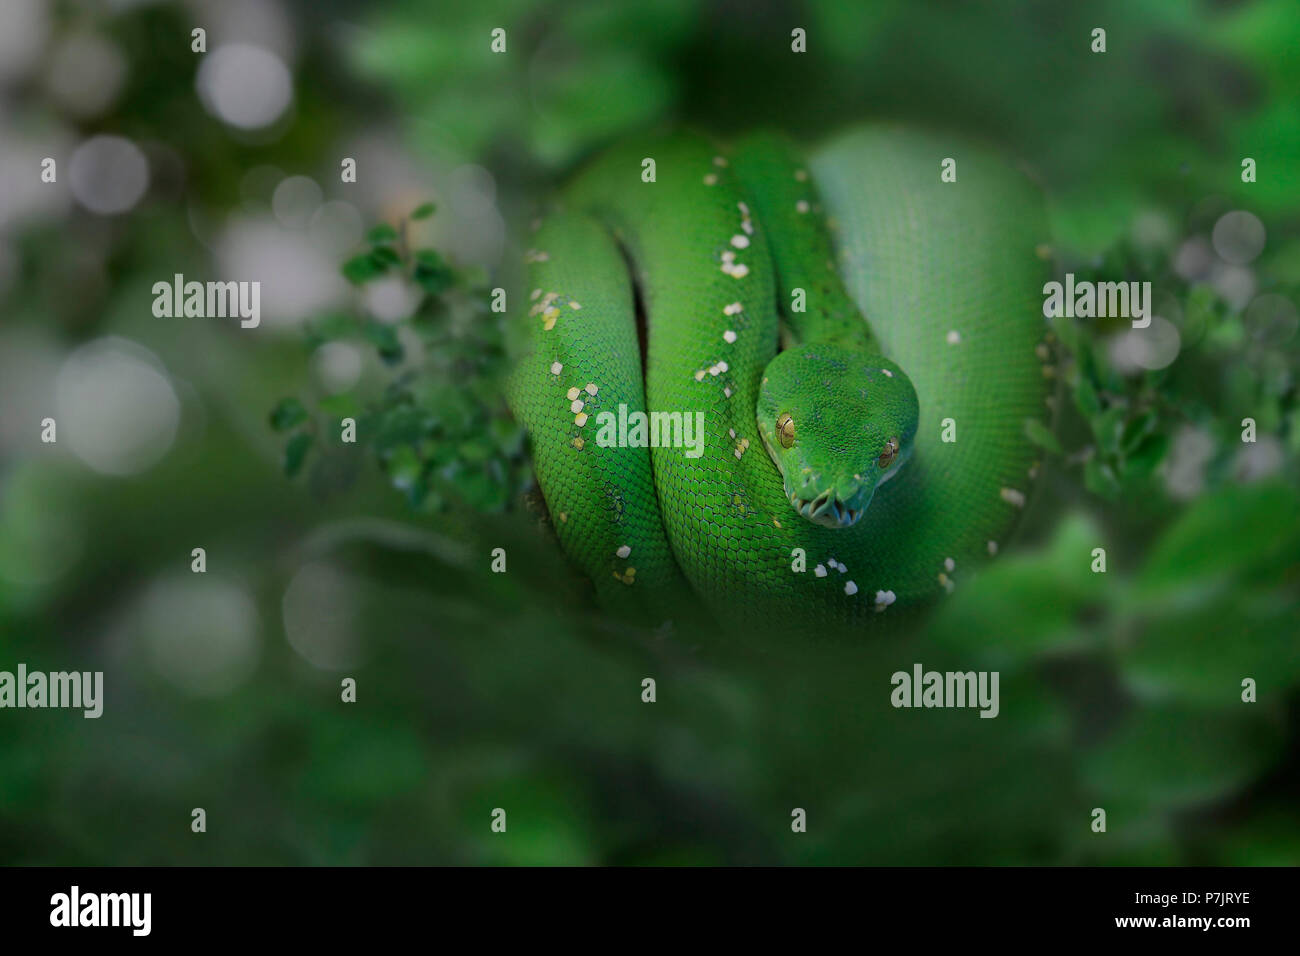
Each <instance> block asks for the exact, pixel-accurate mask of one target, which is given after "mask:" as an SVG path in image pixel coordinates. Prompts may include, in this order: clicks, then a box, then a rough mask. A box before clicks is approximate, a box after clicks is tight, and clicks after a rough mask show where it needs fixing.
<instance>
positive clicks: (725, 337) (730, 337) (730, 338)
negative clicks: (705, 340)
mask: <svg viewBox="0 0 1300 956" xmlns="http://www.w3.org/2000/svg"><path fill="white" fill-rule="evenodd" d="M722 341H724V342H726V343H727V344H728V345H730V344H731V343H732V342H734V341H736V333H735V332H734V331H732V330H731V329H727V331H725V332H723V333H722Z"/></svg>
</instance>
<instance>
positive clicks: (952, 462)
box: [508, 127, 1054, 628]
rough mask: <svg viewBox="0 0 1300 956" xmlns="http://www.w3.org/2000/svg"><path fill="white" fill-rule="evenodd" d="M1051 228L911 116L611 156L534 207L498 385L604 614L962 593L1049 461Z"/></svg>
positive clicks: (980, 162)
mask: <svg viewBox="0 0 1300 956" xmlns="http://www.w3.org/2000/svg"><path fill="white" fill-rule="evenodd" d="M947 159H953V160H955V163H953V164H951V165H950V166H949V167H947V168H949V169H951V170H953V171H955V181H948V180H952V179H953V178H954V177H953V176H951V175H950V176H948V177H945V176H943V175H941V174H942V172H943V169H944V168H945V165H944V163H945V160H947ZM1045 239H1046V224H1045V215H1044V211H1043V207H1042V201H1041V197H1040V194H1039V193H1038V191H1037V190H1036V189H1035V188H1034V187H1033V186H1032V185H1031V184H1030V182H1029V181H1028V179H1027V178H1026V177H1024V176H1023V175H1021V174H1020V173H1018V172H1016V171H1014V170H1012V169H1010V168H1009V167H1008V166H1007V165H1006V164H1005V162H1003V161H1001V160H999V159H998V158H997V157H996V156H994V155H992V154H990V153H986V152H984V151H982V150H979V149H976V148H974V147H971V146H967V145H958V144H954V143H953V141H951V140H947V139H941V138H939V137H937V136H933V135H928V134H924V133H920V132H916V131H911V130H907V129H900V128H890V127H872V128H862V129H857V130H853V131H850V132H848V133H845V134H842V135H840V136H839V137H838V138H836V139H834V140H832V141H831V142H829V143H828V144H826V145H824V146H823V147H822V148H820V149H819V150H818V151H816V152H815V153H813V154H812V155H810V156H809V157H808V159H807V160H805V159H804V158H802V157H801V156H800V154H799V153H798V151H797V150H796V149H795V148H794V146H793V145H792V144H790V143H789V142H788V141H786V140H784V139H782V138H780V137H777V136H773V135H758V136H753V137H750V138H748V139H746V140H743V141H741V142H739V143H737V144H735V145H734V148H731V149H729V150H725V149H722V148H720V147H719V146H717V145H715V144H714V143H713V142H712V141H710V140H709V139H707V138H704V137H701V136H696V135H685V134H678V135H673V136H670V137H666V138H647V139H645V140H639V141H638V140H630V141H627V142H624V143H622V144H619V145H617V146H614V147H612V148H610V149H609V150H608V151H607V152H605V153H603V154H601V155H600V156H598V157H596V158H595V159H594V160H593V161H591V162H590V163H589V164H588V165H587V166H586V167H585V168H584V169H583V170H582V171H580V172H579V174H578V175H577V176H576V177H575V178H574V179H573V180H572V181H571V182H570V184H569V185H568V187H567V188H566V189H565V191H564V192H563V193H562V197H561V199H560V200H559V201H558V202H557V204H556V206H555V208H554V209H553V210H552V211H551V212H550V213H549V214H548V215H547V216H546V217H545V218H543V219H542V220H540V221H539V223H537V224H535V232H534V233H533V234H532V235H531V236H530V237H529V241H528V248H527V251H526V252H525V253H524V261H525V262H526V263H527V266H526V271H527V290H526V291H525V292H524V298H525V300H526V305H527V308H526V309H522V308H521V309H519V310H517V312H516V313H515V314H516V315H517V316H518V318H516V319H515V320H513V324H514V327H515V328H516V330H517V334H519V335H521V336H522V338H523V343H522V347H521V348H519V349H518V350H517V358H516V359H515V364H514V367H513V371H512V376H511V379H510V382H509V391H508V398H509V401H510V405H511V408H512V410H513V412H514V414H515V415H516V417H517V418H518V419H519V420H520V421H521V422H522V423H523V425H524V426H525V428H526V430H527V432H528V434H529V438H530V441H531V446H532V455H533V460H534V467H535V471H536V475H537V479H538V483H539V485H540V487H541V489H542V492H543V494H544V496H545V499H546V503H547V506H548V509H549V512H550V515H551V518H552V521H553V524H554V527H555V529H556V532H557V535H558V538H559V541H560V544H561V545H562V547H563V549H564V551H565V552H566V553H567V554H568V556H569V557H570V558H571V560H572V561H573V562H574V563H576V565H577V566H578V567H579V568H581V569H582V570H583V571H584V572H585V573H586V574H587V575H588V576H589V577H590V578H591V580H592V581H593V582H594V584H595V587H596V590H597V592H598V595H599V597H600V599H601V600H602V601H603V602H604V603H606V604H607V605H612V606H616V607H619V608H629V609H636V610H637V611H638V612H641V611H643V612H646V613H648V614H657V615H660V616H665V615H668V616H670V615H671V613H672V612H671V609H672V607H673V606H674V602H680V601H682V600H689V599H690V598H691V596H692V595H695V596H698V598H699V599H702V600H703V601H704V602H705V603H706V605H707V607H708V608H709V610H710V611H711V612H712V615H713V616H714V617H715V618H718V619H723V620H726V621H731V622H737V623H741V624H746V625H750V624H754V623H760V624H761V623H764V622H767V623H771V624H773V625H781V624H786V625H793V626H796V627H800V628H815V627H833V626H837V625H854V624H858V623H860V622H868V621H870V622H876V621H880V620H883V619H892V618H896V617H899V616H900V615H906V614H907V613H908V612H909V610H911V609H915V608H918V607H920V606H922V605H924V604H926V603H927V602H930V601H932V600H933V599H934V598H935V597H937V596H939V595H942V594H944V593H946V592H949V591H952V590H953V589H955V588H956V587H959V586H960V582H961V581H962V579H963V577H965V576H966V575H968V574H969V573H970V571H972V570H973V569H975V568H976V567H978V566H979V565H980V564H981V563H983V562H985V561H987V560H988V559H989V557H990V555H993V554H995V553H996V552H997V550H998V547H999V544H1000V543H1002V542H1003V541H1004V540H1005V536H1006V535H1007V534H1008V533H1009V532H1010V531H1011V529H1012V527H1013V525H1014V523H1015V521H1016V519H1017V517H1018V516H1019V514H1020V513H1021V512H1022V510H1023V508H1024V505H1025V502H1026V497H1027V495H1028V494H1029V491H1030V487H1031V484H1032V482H1033V478H1034V476H1035V473H1036V470H1037V467H1038V466H1037V462H1036V461H1035V446H1034V444H1033V443H1032V442H1031V441H1030V440H1029V438H1028V437H1027V433H1026V423H1027V422H1028V421H1031V420H1034V419H1037V420H1042V419H1044V418H1045V417H1047V416H1048V415H1049V413H1050V407H1049V406H1050V399H1049V398H1048V394H1049V386H1050V385H1051V384H1052V381H1051V376H1052V373H1053V371H1054V370H1053V369H1052V367H1051V365H1050V364H1048V355H1049V352H1048V350H1047V348H1046V345H1045V341H1044V339H1045V333H1046V331H1047V329H1046V326H1045V324H1044V321H1043V319H1042V298H1041V295H1042V292H1041V289H1042V282H1043V273H1044V271H1045V263H1044V261H1043V259H1044V249H1045V248H1046V247H1045ZM525 312H526V315H525ZM636 413H648V414H646V418H647V419H648V422H642V424H643V425H644V426H645V427H642V428H640V429H639V430H638V428H637V423H638V419H639V418H640V416H638V415H637V414H636ZM654 413H659V414H658V416H657V417H656V416H655V415H654ZM696 426H700V427H698V428H697V427H696Z"/></svg>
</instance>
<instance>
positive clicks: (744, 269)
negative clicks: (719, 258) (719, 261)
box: [731, 262, 749, 279]
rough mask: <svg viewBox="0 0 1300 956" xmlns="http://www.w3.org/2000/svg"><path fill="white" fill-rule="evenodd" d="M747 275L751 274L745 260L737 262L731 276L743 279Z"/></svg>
mask: <svg viewBox="0 0 1300 956" xmlns="http://www.w3.org/2000/svg"><path fill="white" fill-rule="evenodd" d="M747 275H749V266H747V265H745V264H744V263H743V262H737V263H736V265H735V268H733V269H732V270H731V277H732V278H733V279H743V278H745V276H747Z"/></svg>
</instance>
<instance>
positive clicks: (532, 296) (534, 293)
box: [528, 289, 542, 302]
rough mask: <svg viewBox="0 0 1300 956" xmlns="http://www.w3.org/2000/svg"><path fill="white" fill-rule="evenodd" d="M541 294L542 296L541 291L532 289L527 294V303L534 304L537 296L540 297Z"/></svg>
mask: <svg viewBox="0 0 1300 956" xmlns="http://www.w3.org/2000/svg"><path fill="white" fill-rule="evenodd" d="M541 294H542V290H541V289H534V290H533V291H532V292H531V293H530V294H529V296H528V299H529V301H531V302H536V301H537V298H538V296H540V295H541Z"/></svg>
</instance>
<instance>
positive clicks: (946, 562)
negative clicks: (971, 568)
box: [943, 558, 957, 572]
mask: <svg viewBox="0 0 1300 956" xmlns="http://www.w3.org/2000/svg"><path fill="white" fill-rule="evenodd" d="M956 567H957V562H956V561H954V560H953V559H952V558H944V559H943V569H944V570H945V571H948V572H951V571H952V570H953V569H954V568H956Z"/></svg>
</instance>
